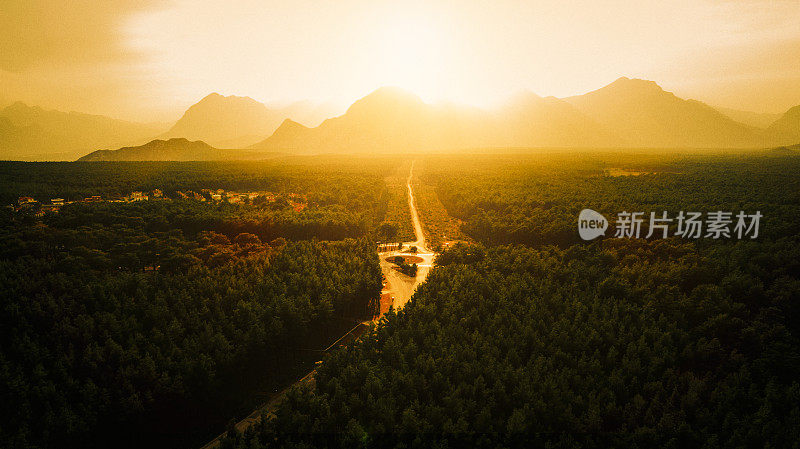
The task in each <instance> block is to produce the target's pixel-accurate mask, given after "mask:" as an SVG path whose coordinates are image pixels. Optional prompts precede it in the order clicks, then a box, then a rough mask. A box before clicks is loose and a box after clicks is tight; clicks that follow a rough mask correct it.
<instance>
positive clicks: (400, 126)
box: [0, 77, 800, 160]
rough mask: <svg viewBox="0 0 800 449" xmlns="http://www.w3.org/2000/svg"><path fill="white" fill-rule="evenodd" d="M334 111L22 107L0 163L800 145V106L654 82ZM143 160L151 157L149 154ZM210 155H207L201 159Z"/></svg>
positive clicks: (14, 111) (214, 97)
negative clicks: (142, 114) (766, 105)
mask: <svg viewBox="0 0 800 449" xmlns="http://www.w3.org/2000/svg"><path fill="white" fill-rule="evenodd" d="M331 111H332V109H331V108H330V107H329V106H327V105H321V106H320V105H314V104H311V103H309V102H298V103H293V104H290V105H285V106H269V107H268V106H266V105H264V104H262V103H259V102H257V101H256V100H253V99H252V98H249V97H237V96H222V95H219V94H216V93H213V94H210V95H208V96H206V97H204V98H203V99H202V100H200V101H199V102H198V103H196V104H194V105H192V106H191V107H189V108H188V109H187V110H186V112H185V113H184V114H183V116H182V117H181V118H180V119H179V120H177V121H176V122H175V124H174V125H172V126H171V127H169V125H164V124H161V125H159V124H139V123H131V122H125V121H122V120H115V119H111V118H108V117H103V116H96V115H88V114H80V113H75V112H70V113H65V112H59V111H46V110H43V109H41V108H38V107H35V106H27V105H24V104H22V103H14V104H12V105H11V106H8V107H6V108H4V109H2V110H0V159H40V160H41V159H71V158H74V157H77V156H78V155H82V154H87V153H88V152H90V151H92V150H97V149H109V148H119V147H125V149H126V150H127V151H125V152H124V153H125V154H126V156H125V157H126V158H131V157H135V156H132V155H134V154H136V153H137V151H132V150H130V148H132V147H134V146H135V145H140V144H142V143H144V142H148V141H151V140H153V139H158V140H167V141H169V140H170V139H173V138H183V139H186V140H187V141H203V142H205V143H207V144H208V145H209V146H210V147H211V148H214V149H217V148H249V149H250V150H252V151H255V152H264V151H267V152H282V153H301V154H303V153H305V154H310V153H337V152H346V153H377V152H416V151H457V150H462V151H463V150H470V149H477V148H487V147H491V148H529V147H574V148H609V147H622V148H624V147H630V148H641V147H646V148H767V147H774V146H779V145H792V144H796V143H798V142H800V106H797V107H794V108H792V109H790V110H789V111H787V112H786V113H785V114H781V115H778V114H759V113H752V112H747V111H737V110H731V109H723V108H713V107H711V106H709V105H707V104H705V103H702V102H700V101H696V100H688V99H682V98H679V97H678V96H676V95H674V94H673V93H670V92H667V91H665V90H663V89H662V88H661V87H660V86H658V85H657V84H656V83H655V82H653V81H647V80H640V79H629V78H625V77H622V78H619V79H618V80H616V81H614V82H613V83H611V84H609V85H607V86H605V87H602V88H600V89H597V90H595V91H592V92H589V93H586V94H584V95H577V96H572V97H567V98H555V97H540V96H538V95H535V94H533V93H531V92H521V93H519V94H517V95H516V96H514V97H513V98H511V99H510V100H509V101H508V102H506V103H505V104H503V105H502V106H500V107H497V108H494V109H479V108H475V107H467V106H461V105H455V104H428V103H425V102H424V101H422V100H421V99H420V98H419V97H418V96H416V95H414V94H412V93H410V92H407V91H404V90H402V89H399V88H395V87H384V88H380V89H378V90H376V91H374V92H372V93H371V94H369V95H367V96H365V97H363V98H361V99H359V100H357V101H356V102H355V103H353V104H352V105H351V106H350V107H349V108H348V109H347V111H346V112H345V113H344V114H342V115H339V116H337V117H332V118H327V119H324V117H327V116H330V115H331ZM168 127H169V130H168V131H166V132H164V129H166V128H168ZM139 153H142V154H148V153H147V150H146V149H142V150H140V151H139ZM99 154H100V153H99ZM101 154H105V156H103V157H104V158H110V157H112V156H110V155H108V154H107V153H101ZM211 154H212V153H209V152H208V151H205V152H200V153H198V154H197V155H196V156H195V158H196V159H197V158H200V159H202V158H206V157H210V156H209V155H211ZM236 154H238V155H239V156H240V157H243V158H251V157H252V152H244V153H229V154H228V155H226V157H236V156H234V155H236ZM94 157H99V156H97V155H95V156H94ZM113 157H116V156H113ZM119 157H122V156H119ZM142 157H144V156H142ZM148 157H151V156H148ZM176 157H177V156H176ZM185 157H188V156H185V155H184V156H181V158H185Z"/></svg>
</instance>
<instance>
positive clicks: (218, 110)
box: [159, 93, 328, 148]
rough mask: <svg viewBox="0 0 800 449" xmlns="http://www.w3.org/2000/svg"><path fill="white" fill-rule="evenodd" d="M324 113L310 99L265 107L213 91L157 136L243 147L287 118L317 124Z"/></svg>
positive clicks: (267, 133) (251, 101) (260, 138)
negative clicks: (278, 106) (281, 105)
mask: <svg viewBox="0 0 800 449" xmlns="http://www.w3.org/2000/svg"><path fill="white" fill-rule="evenodd" d="M327 114H328V110H327V109H326V108H325V106H324V105H323V106H318V105H314V104H312V103H310V102H297V103H292V104H290V105H288V106H284V107H280V108H268V107H267V106H266V105H264V104H263V103H259V102H258V101H256V100H253V99H252V98H250V97H237V96H234V95H231V96H223V95H220V94H218V93H212V94H210V95H208V96H206V97H205V98H203V99H202V100H200V101H199V102H197V103H195V104H194V105H192V106H191V107H190V108H189V109H187V110H186V112H185V113H184V114H183V116H182V117H181V118H180V119H179V120H178V121H177V122H176V123H175V124H174V125H173V126H172V128H171V129H170V130H169V131H167V132H166V133H164V134H162V135H161V136H159V138H160V139H169V138H173V137H182V138H186V139H189V140H202V141H205V142H207V143H209V144H210V145H214V146H216V147H220V148H245V147H248V146H250V145H253V144H254V143H256V142H259V141H261V140H263V139H264V138H266V137H268V136H270V135H271V134H272V133H273V132H274V131H275V129H276V128H277V127H278V125H280V124H281V122H283V120H284V119H286V118H288V117H292V118H294V119H295V120H298V121H300V122H302V123H305V124H307V125H310V126H316V125H317V124H319V123H320V122H321V121H322V120H323V119H324V118H325V117H326V116H327Z"/></svg>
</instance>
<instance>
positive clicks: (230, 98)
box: [195, 92, 266, 108]
mask: <svg viewBox="0 0 800 449" xmlns="http://www.w3.org/2000/svg"><path fill="white" fill-rule="evenodd" d="M217 102H231V103H233V102H241V103H255V104H259V105H261V106H263V104H261V103H259V102H258V101H256V100H254V99H252V98H250V97H246V96H245V97H240V96H238V95H221V94H219V93H217V92H211V93H210V94H208V95H206V96H205V97H203V98H202V99H201V100H200V101H198V102H197V103H196V104H195V105H198V104H202V103H217ZM264 107H265V108H266V106H264Z"/></svg>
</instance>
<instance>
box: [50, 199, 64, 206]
mask: <svg viewBox="0 0 800 449" xmlns="http://www.w3.org/2000/svg"><path fill="white" fill-rule="evenodd" d="M50 203H52V204H53V206H63V205H64V198H51V199H50Z"/></svg>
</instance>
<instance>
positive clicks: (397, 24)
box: [374, 15, 449, 99]
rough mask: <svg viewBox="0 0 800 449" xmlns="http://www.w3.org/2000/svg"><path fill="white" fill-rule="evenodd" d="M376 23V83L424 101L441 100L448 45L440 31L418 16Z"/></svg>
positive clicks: (392, 18)
mask: <svg viewBox="0 0 800 449" xmlns="http://www.w3.org/2000/svg"><path fill="white" fill-rule="evenodd" d="M379 22H380V23H379V26H378V29H377V30H376V31H375V41H374V48H375V50H376V52H377V56H378V57H377V58H376V66H375V76H376V78H377V79H378V80H379V82H380V83H382V84H385V85H394V86H398V87H401V88H404V89H407V90H410V91H412V92H414V93H416V94H417V95H420V96H421V97H423V98H425V99H439V98H441V97H442V95H443V92H445V91H446V87H447V86H446V85H445V83H443V80H444V79H445V77H446V65H445V59H446V58H447V54H448V48H447V47H448V43H449V39H448V35H447V33H446V32H445V30H444V29H443V27H442V26H441V25H440V24H437V23H436V22H435V21H434V20H432V19H431V18H430V17H426V16H421V15H392V16H390V17H387V18H386V19H385V20H382V21H379Z"/></svg>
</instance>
